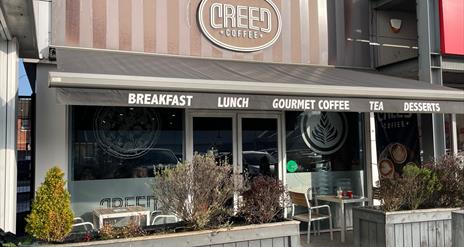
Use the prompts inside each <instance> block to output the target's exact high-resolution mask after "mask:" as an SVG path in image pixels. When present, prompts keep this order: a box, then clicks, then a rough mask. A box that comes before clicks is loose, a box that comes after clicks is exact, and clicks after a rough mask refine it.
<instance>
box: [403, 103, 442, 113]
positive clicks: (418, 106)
mask: <svg viewBox="0 0 464 247" xmlns="http://www.w3.org/2000/svg"><path fill="white" fill-rule="evenodd" d="M403 109H404V111H406V112H440V110H441V108H440V103H429V102H404V108H403Z"/></svg>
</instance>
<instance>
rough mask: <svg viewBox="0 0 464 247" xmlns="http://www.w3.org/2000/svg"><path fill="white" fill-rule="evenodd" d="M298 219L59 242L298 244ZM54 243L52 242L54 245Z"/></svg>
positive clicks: (184, 246)
mask: <svg viewBox="0 0 464 247" xmlns="http://www.w3.org/2000/svg"><path fill="white" fill-rule="evenodd" d="M299 226H300V222H299V221H285V222H278V223H270V224H261V225H248V226H239V227H232V228H230V229H217V230H206V231H195V232H183V233H172V234H157V235H152V236H146V237H138V238H128V239H113V240H104V241H92V242H83V243H73V244H63V245H60V246H105V247H107V246H108V247H122V246H124V247H126V246H131V247H142V246H143V247H145V246H147V247H150V246H151V247H155V246H157V247H159V246H162V247H191V246H195V247H210V246H214V247H242V246H243V247H244V246H246V247H252V246H258V247H259V246H266V247H300V228H299ZM54 246H56V245H54Z"/></svg>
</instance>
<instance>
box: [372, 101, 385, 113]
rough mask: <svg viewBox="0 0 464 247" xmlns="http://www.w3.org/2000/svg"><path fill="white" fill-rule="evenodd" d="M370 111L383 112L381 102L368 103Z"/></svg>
mask: <svg viewBox="0 0 464 247" xmlns="http://www.w3.org/2000/svg"><path fill="white" fill-rule="evenodd" d="M369 106H370V107H369V109H370V110H371V111H383V101H369Z"/></svg>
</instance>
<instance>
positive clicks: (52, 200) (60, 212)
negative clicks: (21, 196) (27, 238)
mask: <svg viewBox="0 0 464 247" xmlns="http://www.w3.org/2000/svg"><path fill="white" fill-rule="evenodd" d="M65 186H66V181H65V180H64V172H63V171H62V170H61V169H60V168H58V167H53V168H51V169H50V170H48V171H47V174H46V175H45V180H44V182H43V183H42V184H41V185H40V187H39V189H38V190H37V193H36V195H35V199H34V201H33V203H32V209H31V213H30V214H29V215H28V216H27V219H26V221H27V226H26V232H27V233H28V234H30V235H31V236H32V237H34V238H37V239H39V240H43V241H47V242H60V241H62V240H63V239H64V238H65V237H66V236H67V235H68V234H69V233H70V232H71V230H72V224H73V212H72V209H71V196H70V194H69V192H68V190H67V189H66V188H65Z"/></svg>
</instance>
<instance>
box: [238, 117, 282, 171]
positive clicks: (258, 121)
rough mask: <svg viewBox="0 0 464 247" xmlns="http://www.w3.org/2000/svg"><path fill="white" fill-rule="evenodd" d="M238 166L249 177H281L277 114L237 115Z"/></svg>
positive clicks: (279, 136)
mask: <svg viewBox="0 0 464 247" xmlns="http://www.w3.org/2000/svg"><path fill="white" fill-rule="evenodd" d="M238 136H239V138H238V143H237V144H238V147H237V148H238V169H239V171H241V172H243V173H244V174H246V175H247V176H248V177H249V178H253V177H256V176H270V177H274V178H277V179H281V178H282V169H281V163H282V162H281V157H282V156H281V145H280V140H281V135H280V131H279V115H272V114H262V115H260V114H239V115H238Z"/></svg>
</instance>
